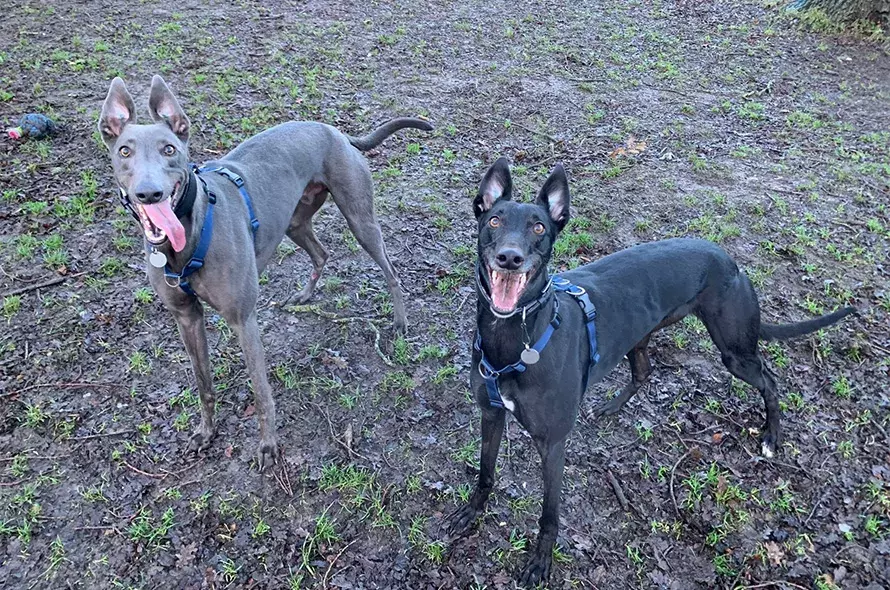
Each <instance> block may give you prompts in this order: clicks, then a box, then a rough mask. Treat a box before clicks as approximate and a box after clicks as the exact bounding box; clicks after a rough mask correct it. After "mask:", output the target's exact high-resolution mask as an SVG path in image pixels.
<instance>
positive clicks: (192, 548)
mask: <svg viewBox="0 0 890 590" xmlns="http://www.w3.org/2000/svg"><path fill="white" fill-rule="evenodd" d="M197 551H198V544H197V543H189V544H187V545H183V546H182V549H180V550H179V553H177V554H176V567H177V568H180V567H183V566H186V565H189V564H191V563H192V562H194V561H195V553H197Z"/></svg>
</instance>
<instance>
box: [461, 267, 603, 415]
mask: <svg viewBox="0 0 890 590" xmlns="http://www.w3.org/2000/svg"><path fill="white" fill-rule="evenodd" d="M477 274H478V273H477ZM477 280H478V279H477ZM549 285H552V287H553V290H554V292H562V293H567V294H569V295H571V296H572V299H574V300H575V301H577V302H578V305H580V306H581V311H583V312H584V316H585V319H586V320H587V321H586V322H585V323H586V324H587V340H588V342H589V344H590V364H591V365H595V364H596V363H598V362H599V360H600V355H599V352H598V351H597V344H596V323H595V321H594V320H595V319H596V306H594V304H593V302H592V301H591V300H590V295H588V294H587V290H586V289H584V287H580V286H578V285H575V284H572V283H571V282H570V281H569V280H568V279H564V278H562V277H560V276H559V275H554V276H553V277H551V279H550V283H549V284H548V286H549ZM479 290H480V292H482V293H484V291H483V290H482V289H481V288H480V289H479ZM536 303H537V302H536ZM561 322H562V320H561V318H560V316H559V299H558V298H556V297H554V299H553V318H552V319H551V320H550V324H548V326H547V329H546V330H544V333H543V334H541V337H540V338H538V341H537V342H535V344H534V346H532V348H533V349H535V350H536V351H537V352H538V354H540V353H541V352H543V350H544V348H546V347H547V344H548V343H549V342H550V338H551V337H552V336H553V333H554V332H555V331H556V330H557V328H559V325H560V323H561ZM473 348H475V349H476V350H478V351H479V353H480V354H481V355H482V358H480V359H479V374H480V375H481V376H482V379H483V381H484V382H485V390H486V392H487V393H488V403H489V405H491V407H493V408H504V398H503V397H502V396H501V390H500V387H499V386H498V379H499V378H500V377H501V375H507V374H509V373H524V372H525V370H526V369H527V368H528V367H527V365H526V364H525V363H524V362H522V360H519V361H518V362H515V363H513V364H512V365H507V366H506V367H504V368H503V369H500V370H497V369H495V368H494V367H493V366H492V365H491V363H490V362H489V361H488V359H486V358H485V353H484V352H482V335H481V334H480V333H479V331H478V330H477V331H476V341H475V342H474V343H473ZM587 377H588V374H587V372H585V376H584V389H587Z"/></svg>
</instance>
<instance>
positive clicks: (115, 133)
mask: <svg viewBox="0 0 890 590" xmlns="http://www.w3.org/2000/svg"><path fill="white" fill-rule="evenodd" d="M135 122H136V105H135V104H134V103H133V97H132V96H130V93H129V92H128V91H127V85H126V84H124V81H123V80H121V79H120V78H115V79H114V80H112V81H111V86H110V87H109V88H108V96H106V97H105V104H103V105H102V114H101V115H99V133H101V134H102V139H103V140H104V141H105V145H107V146H108V149H111V146H113V145H114V142H115V141H117V138H118V137H120V134H121V133H122V132H123V130H124V127H126V126H127V125H128V124H130V123H135Z"/></svg>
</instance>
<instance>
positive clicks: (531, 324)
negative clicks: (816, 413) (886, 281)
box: [449, 158, 855, 586]
mask: <svg viewBox="0 0 890 590" xmlns="http://www.w3.org/2000/svg"><path fill="white" fill-rule="evenodd" d="M511 188H512V182H511V180H510V169H509V166H508V163H507V160H506V159H505V158H501V159H499V160H498V161H497V162H495V163H494V165H493V166H492V167H491V168H490V169H489V170H488V172H487V173H486V174H485V177H484V178H483V179H482V184H481V186H480V187H479V193H478V195H477V196H476V199H475V201H474V203H473V206H474V212H475V214H476V218H477V220H478V222H479V244H478V257H479V260H478V267H477V269H476V284H477V296H478V305H477V311H476V339H475V344H474V347H473V365H472V366H473V370H472V373H471V378H470V386H471V389H472V391H473V392H474V394H475V396H476V401H477V402H478V403H479V406H480V407H481V408H482V452H481V461H480V467H481V468H480V472H479V481H478V482H477V484H476V487H475V489H474V490H473V494H472V496H471V498H470V501H469V502H468V503H467V504H466V505H465V506H462V507H461V508H459V509H458V510H457V511H456V512H455V513H454V514H452V515H451V517H450V522H449V531H450V533H451V534H452V535H454V536H457V535H461V534H463V533H465V532H466V531H468V530H469V528H470V527H471V526H472V525H473V523H474V521H475V520H476V517H477V516H478V515H479V514H480V513H481V512H482V511H483V510H484V508H485V503H486V501H487V500H488V496H489V494H490V493H491V490H492V487H493V485H494V474H495V463H496V461H497V455H498V447H499V446H500V444H501V436H502V434H503V431H504V419H505V409H506V410H510V411H511V412H512V413H513V415H514V416H515V417H516V419H517V420H519V423H520V424H522V426H523V427H524V428H525V429H526V430H527V431H528V432H529V434H531V436H532V439H533V440H534V442H535V446H536V447H537V449H538V452H539V453H540V454H541V460H542V463H543V465H542V466H543V472H544V503H543V511H542V514H541V518H540V520H539V521H538V524H539V526H540V531H539V533H538V544H537V547H536V548H535V550H534V552H533V553H532V555H531V557H530V558H529V560H528V563H527V564H526V566H525V568H524V570H523V571H522V574H521V576H520V583H522V584H523V585H528V586H534V585H536V584H538V583H539V582H541V581H546V580H547V578H548V577H549V573H550V563H551V555H552V551H553V545H554V543H555V542H556V536H557V531H558V529H559V496H560V490H561V488H562V477H563V467H564V464H565V443H566V438H567V437H568V435H569V432H570V431H571V429H572V426H573V425H574V423H575V420H576V418H577V416H578V408H579V406H580V403H581V398H582V396H583V394H584V391H585V389H586V388H587V384H588V382H589V381H590V382H596V381H599V380H600V379H602V378H603V377H604V376H605V375H606V374H607V373H608V372H609V371H611V370H612V368H614V367H615V365H617V364H618V363H619V362H620V361H621V359H622V358H624V357H625V356H627V358H628V360H629V361H630V368H631V374H632V378H631V382H630V383H629V384H628V385H627V386H625V387H624V389H623V390H622V392H621V393H620V394H619V395H618V396H616V397H615V398H614V399H612V400H611V401H609V402H608V403H605V404H603V405H602V406H600V407H599V408H598V409H597V412H598V413H599V414H611V413H614V412H617V411H618V410H619V409H620V408H621V406H623V405H624V404H625V403H626V402H627V400H629V399H630V397H631V396H632V395H633V394H634V393H635V392H636V391H637V389H639V387H640V386H641V385H642V384H643V383H645V382H646V379H647V378H648V377H649V374H650V372H651V366H650V364H649V357H648V355H647V352H646V346H647V343H648V342H649V337H650V336H651V335H652V333H653V332H655V331H656V330H658V329H660V328H663V327H665V326H668V325H670V324H673V323H674V322H677V321H679V320H680V319H682V318H683V317H685V316H686V315H688V314H690V313H691V314H694V315H696V316H697V317H698V318H699V319H701V320H702V322H704V324H705V326H706V327H707V329H708V333H709V334H710V336H711V339H712V340H713V341H714V344H716V345H717V348H718V349H719V350H720V353H721V358H722V360H723V364H724V365H726V368H727V369H729V371H730V373H732V374H733V375H735V376H736V377H738V378H739V379H742V380H744V381H745V382H747V383H749V384H751V385H752V386H753V387H755V388H757V390H759V391H760V393H761V395H762V396H763V401H764V403H765V404H766V426H765V427H764V433H763V438H762V452H763V454H764V455H766V456H767V457H769V456H772V455H773V453H775V450H776V447H777V445H778V443H779V414H780V413H779V403H778V400H777V398H776V382H775V380H774V378H773V376H772V375H771V374H770V371H769V370H768V369H767V368H766V366H764V364H763V362H762V360H761V357H760V354H759V353H758V350H757V343H758V340H775V339H785V338H791V337H794V336H800V335H802V334H806V333H808V332H812V331H814V330H817V329H819V328H822V327H824V326H828V325H831V324H833V323H835V322H837V321H838V320H840V319H841V318H843V317H844V316H846V315H848V314H850V313H853V312H855V309H853V308H849V307H848V308H844V309H840V310H838V311H835V312H834V313H831V314H828V315H825V316H822V317H819V318H815V319H812V320H809V321H805V322H800V323H796V324H782V325H775V324H766V323H761V321H760V307H759V304H758V301H757V294H756V293H755V292H754V289H753V287H752V286H751V282H750V281H749V280H748V278H747V277H746V276H745V275H744V274H743V273H742V272H740V271H739V269H738V267H737V266H736V264H735V262H733V260H732V259H731V258H730V257H729V255H727V254H726V252H724V251H723V250H722V249H721V248H720V247H718V246H716V245H715V244H713V243H711V242H707V241H704V240H693V239H671V240H663V241H658V242H652V243H649V244H643V245H640V246H636V247H633V248H628V249H627V250H622V251H620V252H617V253H615V254H612V255H610V256H606V257H605V258H602V259H601V260H598V261H597V262H594V263H591V264H587V265H585V266H582V267H579V268H577V269H575V270H572V271H569V272H565V273H562V274H561V275H559V276H558V277H556V276H550V275H549V274H548V271H547V263H548V262H549V260H550V256H551V252H552V249H553V244H554V242H555V241H556V238H557V235H558V234H559V232H560V230H562V229H563V228H564V227H565V225H566V223H567V222H568V220H569V186H568V181H567V179H566V174H565V171H564V170H563V168H562V166H561V165H557V166H556V168H555V169H554V170H553V172H552V173H551V174H550V177H549V178H548V179H547V181H546V182H545V183H544V186H543V187H542V188H541V191H540V192H539V193H538V197H537V200H536V201H535V204H533V205H532V204H524V203H516V202H513V201H512V200H511Z"/></svg>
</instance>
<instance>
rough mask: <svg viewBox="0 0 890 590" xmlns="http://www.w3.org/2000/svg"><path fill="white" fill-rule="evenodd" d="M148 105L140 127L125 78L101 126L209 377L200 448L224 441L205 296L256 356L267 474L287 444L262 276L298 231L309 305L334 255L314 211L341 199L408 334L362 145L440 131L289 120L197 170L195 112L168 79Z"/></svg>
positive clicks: (155, 84) (195, 438)
mask: <svg viewBox="0 0 890 590" xmlns="http://www.w3.org/2000/svg"><path fill="white" fill-rule="evenodd" d="M148 108H149V112H150V114H151V118H152V120H153V123H152V124H148V125H137V124H136V109H135V106H134V103H133V99H132V97H131V96H130V93H129V92H128V91H127V88H126V86H125V85H124V82H123V80H121V79H120V78H115V79H114V80H113V81H112V82H111V87H110V89H109V90H108V96H107V97H106V99H105V104H104V105H103V107H102V114H101V115H100V118H99V131H100V132H101V134H102V138H103V140H104V141H105V144H106V145H107V146H108V149H109V151H110V153H111V162H112V166H113V168H114V178H115V180H116V181H117V184H118V186H119V187H120V190H121V196H122V199H123V200H124V203H125V205H127V206H128V207H129V208H131V210H132V212H133V213H134V215H135V217H136V218H137V219H138V221H139V223H140V226H141V228H142V230H143V233H144V238H145V248H146V253H147V254H148V256H147V258H148V260H149V263H150V264H149V265H148V278H149V281H150V282H151V285H152V287H154V290H155V291H156V292H157V293H158V295H159V296H160V298H161V301H163V303H164V305H165V306H166V307H167V309H169V310H170V311H171V312H172V314H173V317H174V318H175V320H176V324H177V326H178V328H179V333H180V336H181V337H182V341H183V343H184V344H185V348H186V350H187V351H188V355H189V358H190V359H191V362H192V367H193V368H194V371H195V376H196V378H197V383H198V392H199V393H200V397H201V423H200V425H199V426H198V428H197V430H196V431H195V432H194V434H193V435H192V438H191V440H190V442H189V449H191V450H198V449H202V448H205V447H206V446H207V445H208V444H209V442H210V439H211V438H212V436H213V410H214V393H213V384H212V381H211V373H210V358H209V354H208V350H207V335H206V333H205V326H204V309H203V307H202V305H201V300H203V301H205V302H207V303H208V304H209V305H211V306H212V307H213V308H215V309H216V310H217V311H219V313H220V314H221V315H222V317H223V318H225V320H226V322H228V324H229V325H230V326H232V328H233V329H234V331H235V333H236V334H237V335H238V339H239V342H240V344H241V348H242V350H243V352H244V361H245V364H246V366H247V373H248V376H249V377H250V381H251V384H252V387H253V390H254V394H255V397H256V413H257V419H258V422H259V429H260V445H259V449H258V452H257V465H258V467H259V469H260V470H261V471H262V470H263V469H264V468H265V467H266V466H267V465H269V464H271V463H273V462H274V461H275V459H276V457H277V455H278V445H277V437H276V432H275V402H274V401H273V399H272V393H271V387H270V386H269V381H268V379H267V375H266V361H265V355H264V352H263V345H262V342H261V339H260V331H259V327H258V326H257V315H256V302H257V295H258V290H259V287H258V278H259V275H260V273H261V272H262V270H263V268H264V267H265V266H266V264H267V263H268V262H269V259H270V258H271V257H272V255H273V254H274V253H275V250H276V247H277V246H278V243H279V242H280V241H281V240H282V238H283V237H284V236H285V235H287V236H288V237H290V239H292V240H293V241H294V242H295V243H296V244H297V245H298V246H300V247H302V248H303V249H304V250H305V251H306V253H307V254H308V255H309V257H310V258H311V260H312V265H313V268H312V271H311V275H310V278H309V281H308V282H307V283H306V286H305V287H304V288H303V290H302V291H301V292H300V293H299V295H298V300H299V301H300V302H305V301H306V300H307V299H309V297H310V296H311V295H312V292H313V290H314V289H315V285H316V283H317V282H318V279H319V276H320V275H321V272H322V268H323V267H324V264H325V262H326V261H327V258H328V252H327V250H326V249H325V247H324V246H322V244H321V243H320V242H319V241H318V238H317V237H316V236H315V233H314V231H313V230H312V216H313V215H314V214H315V212H316V211H318V209H319V208H320V207H321V206H322V204H324V202H325V200H326V199H327V197H328V195H329V194H330V195H331V196H332V197H333V199H334V202H335V203H336V204H337V207H339V209H340V211H341V212H342V213H343V216H344V217H345V218H346V222H347V223H348V224H349V228H350V229H351V230H352V233H353V234H354V235H355V237H356V239H357V240H358V242H359V244H361V245H362V247H363V248H364V249H365V250H366V251H367V252H368V253H369V254H370V255H371V257H372V258H373V259H374V261H375V262H376V263H377V264H378V265H380V268H381V269H382V270H383V274H384V276H385V277H386V283H387V286H388V287H389V293H390V295H391V296H392V303H393V313H394V316H395V321H394V325H395V329H396V331H404V330H405V328H406V318H405V304H404V301H403V299H402V292H401V288H400V286H399V281H398V278H397V277H396V272H395V269H394V268H393V265H392V263H391V262H390V260H389V257H388V256H387V253H386V247H385V246H384V243H383V236H382V234H381V232H380V225H379V224H378V222H377V219H376V218H375V216H374V200H373V188H372V182H371V173H370V171H369V170H368V165H367V163H366V161H365V159H364V158H363V157H362V156H361V154H360V153H359V150H362V151H365V150H369V149H371V148H373V147H375V146H377V145H378V144H380V142H382V141H383V140H384V139H386V137H388V136H389V135H390V134H392V133H394V132H395V131H397V130H399V129H403V128H406V127H413V128H415V129H422V130H425V131H429V130H431V129H432V126H431V125H430V124H429V123H427V122H426V121H423V120H420V119H411V118H400V119H394V120H392V121H389V122H388V123H386V124H384V125H383V126H382V127H380V128H379V129H377V130H375V131H374V132H373V133H371V134H370V135H367V136H365V137H362V138H353V137H349V136H347V135H344V134H343V133H341V132H339V131H338V130H337V129H335V128H333V127H331V126H329V125H324V124H322V123H313V122H290V123H284V124H281V125H278V126H276V127H273V128H271V129H268V130H266V131H264V132H262V133H260V134H258V135H256V136H254V137H252V138H250V139H248V140H247V141H245V142H244V143H242V144H241V145H239V146H238V147H236V148H235V149H234V150H232V151H231V152H230V153H229V154H228V155H226V156H224V157H223V158H221V159H219V160H217V161H213V162H209V163H207V164H206V165H205V166H207V167H209V169H210V171H209V172H205V173H202V174H200V176H197V175H196V174H195V173H194V172H193V170H192V168H191V167H190V164H189V155H188V139H189V131H190V127H189V119H188V117H187V116H186V114H185V112H184V111H183V109H182V108H181V107H180V105H179V101H178V100H177V99H176V97H175V96H174V95H173V93H172V92H171V91H170V89H169V88H168V87H167V84H166V83H165V82H164V80H163V78H161V77H160V76H154V78H152V83H151V93H150V97H149V101H148ZM220 168H221V169H222V170H221V171H220V170H219V169H220ZM236 180H237V181H238V182H239V183H243V187H242V186H239V185H238V183H236ZM242 188H243V189H245V190H244V191H242V190H241V189H242ZM245 192H246V195H249V197H248V196H245ZM242 197H244V198H242ZM211 214H212V215H211ZM208 218H209V221H210V223H209V224H208V223H207V221H208ZM251 222H258V227H255V226H256V225H257V224H256V223H253V224H252V223H251ZM207 225H210V226H211V227H212V233H211V235H210V239H209V247H208V248H206V253H205V254H204V255H203V256H201V258H202V259H203V266H200V270H199V271H198V272H195V273H194V274H191V275H190V276H189V277H188V280H187V281H186V282H185V285H184V286H182V287H180V285H179V284H178V281H176V280H174V281H173V282H172V283H171V282H170V281H169V278H170V274H169V273H172V274H173V276H174V277H177V276H178V275H179V274H180V273H183V274H184V267H187V266H190V262H192V261H193V260H194V259H195V256H193V255H195V252H196V249H200V248H202V246H201V243H202V242H204V240H203V239H202V237H203V236H204V235H205V234H204V231H205V226H207ZM165 268H166V270H167V273H168V274H165Z"/></svg>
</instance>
